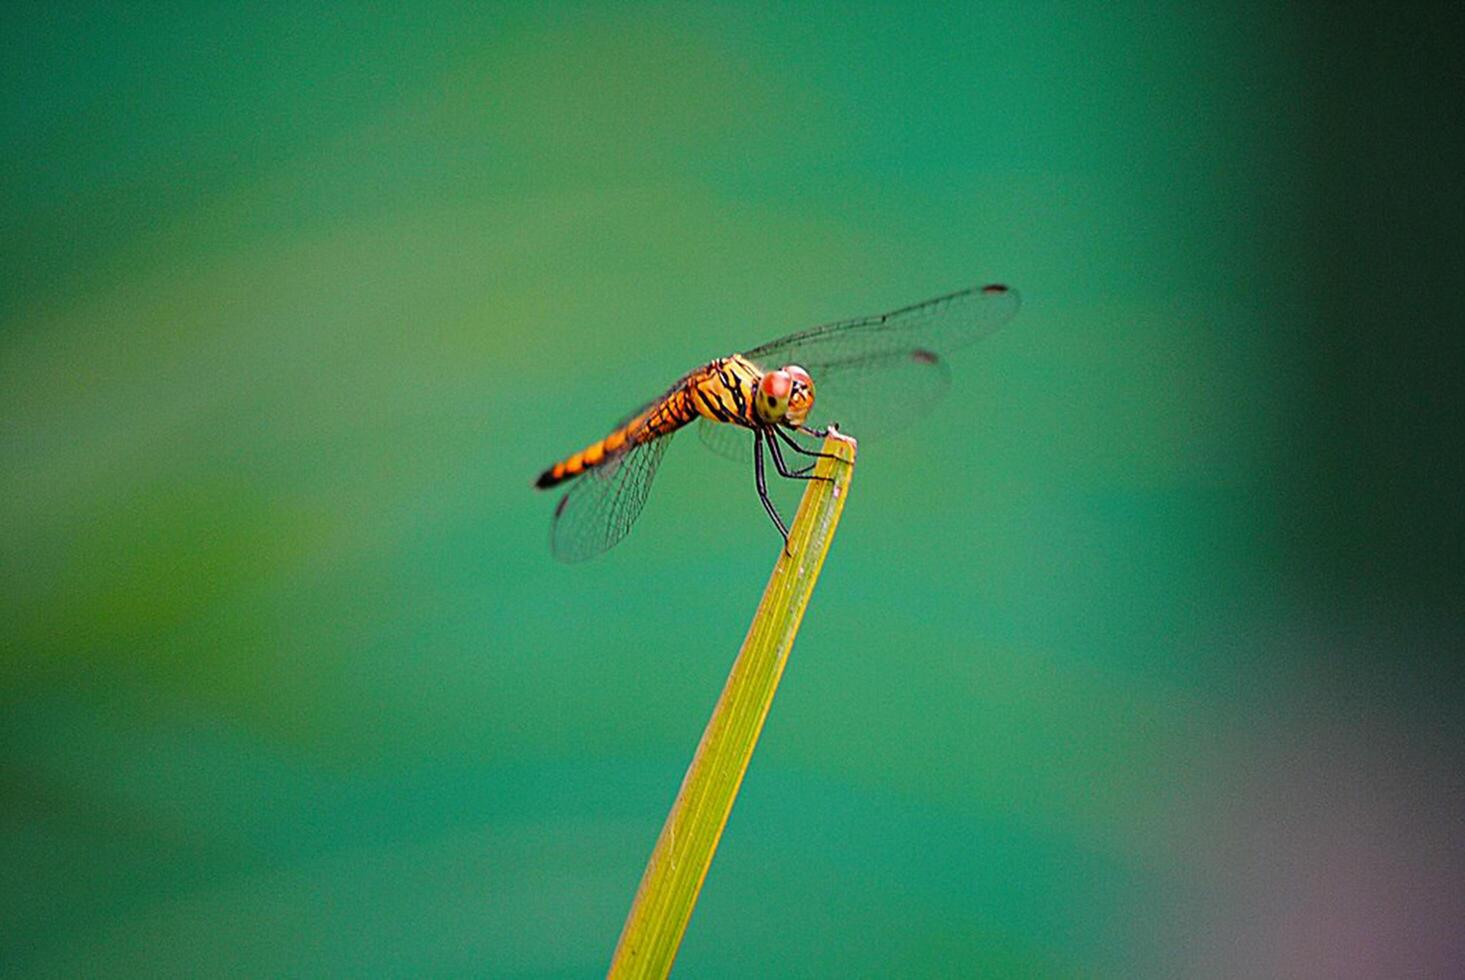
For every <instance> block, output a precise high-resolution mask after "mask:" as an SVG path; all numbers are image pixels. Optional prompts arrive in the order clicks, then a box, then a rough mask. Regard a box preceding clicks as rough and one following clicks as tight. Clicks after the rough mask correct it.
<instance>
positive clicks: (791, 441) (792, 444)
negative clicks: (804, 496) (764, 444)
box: [768, 426, 839, 476]
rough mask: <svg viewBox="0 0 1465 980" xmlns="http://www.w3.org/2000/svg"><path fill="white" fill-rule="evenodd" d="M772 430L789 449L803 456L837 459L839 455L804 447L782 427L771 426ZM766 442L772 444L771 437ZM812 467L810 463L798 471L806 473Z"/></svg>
mask: <svg viewBox="0 0 1465 980" xmlns="http://www.w3.org/2000/svg"><path fill="white" fill-rule="evenodd" d="M773 432H774V434H775V435H777V436H778V438H780V439H782V440H783V441H784V443H785V444H787V445H788V447H789V448H790V449H792V450H793V451H794V452H796V453H801V454H802V455H804V456H812V457H814V458H816V459H839V457H838V456H836V455H834V454H833V453H816V452H815V451H814V450H812V449H805V448H804V447H803V446H801V445H799V441H798V440H797V439H795V438H794V437H793V436H791V435H789V434H788V433H787V432H785V431H783V430H782V429H780V428H779V427H778V426H774V427H773ZM768 444H769V445H770V446H771V445H773V440H772V439H770V440H768ZM813 468H814V467H813V465H812V464H810V465H809V466H806V467H804V469H802V470H800V471H799V472H800V473H807V472H808V471H809V470H811V469H813ZM786 475H787V474H785V476H786Z"/></svg>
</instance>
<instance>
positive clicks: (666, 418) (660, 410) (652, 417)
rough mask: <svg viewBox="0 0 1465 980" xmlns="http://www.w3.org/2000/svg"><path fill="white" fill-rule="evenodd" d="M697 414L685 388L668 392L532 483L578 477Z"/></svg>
mask: <svg viewBox="0 0 1465 980" xmlns="http://www.w3.org/2000/svg"><path fill="white" fill-rule="evenodd" d="M696 417H697V410H696V409H695V408H693V407H692V402H691V398H690V397H689V395H688V393H687V391H686V390H685V389H684V388H678V389H676V390H674V391H672V392H670V393H669V394H668V395H666V397H664V398H662V399H661V400H660V401H657V402H655V403H654V404H652V405H650V406H648V407H647V408H646V409H645V410H644V411H642V412H640V413H638V414H637V415H636V416H635V417H634V418H632V419H630V420H629V421H628V422H626V423H625V424H624V425H622V426H620V427H619V428H617V429H616V430H615V431H614V432H612V433H611V434H610V435H608V436H606V437H605V438H604V439H601V440H599V441H598V442H592V443H591V444H590V445H588V446H586V447H585V448H584V449H582V450H580V451H579V452H578V453H575V454H574V455H573V456H568V457H566V458H565V459H562V460H560V461H559V462H558V463H555V464H554V465H553V466H551V467H550V468H549V469H547V470H545V471H544V472H543V473H541V474H539V479H537V480H535V481H534V485H535V486H536V487H539V488H540V489H544V488H545V487H552V486H554V485H555V484H556V483H563V482H564V481H565V480H569V479H571V478H573V477H577V476H579V475H580V474H581V473H584V472H585V471H586V470H588V469H592V468H594V467H596V466H601V465H603V464H604V463H605V462H606V461H608V460H612V459H615V458H617V457H618V456H620V455H622V454H624V453H626V452H629V451H630V450H631V449H633V448H635V447H636V446H639V445H641V444H642V443H645V442H650V441H651V440H652V439H657V438H660V437H661V436H665V435H669V434H671V433H673V432H675V431H676V430H678V429H680V428H681V427H682V426H684V425H686V424H687V423H688V422H690V421H692V420H693V419H695V418H696Z"/></svg>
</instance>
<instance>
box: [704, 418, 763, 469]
mask: <svg viewBox="0 0 1465 980" xmlns="http://www.w3.org/2000/svg"><path fill="white" fill-rule="evenodd" d="M697 438H699V439H701V440H702V445H704V446H706V447H707V448H708V449H710V450H712V451H713V452H714V453H716V454H717V455H719V456H722V457H725V458H726V459H730V460H732V461H733V462H735V463H751V462H752V461H753V430H752V429H745V428H743V427H742V426H741V425H729V424H727V423H726V422H714V421H713V420H712V419H709V418H707V417H706V416H705V415H704V416H703V417H702V418H700V419H698V420H697Z"/></svg>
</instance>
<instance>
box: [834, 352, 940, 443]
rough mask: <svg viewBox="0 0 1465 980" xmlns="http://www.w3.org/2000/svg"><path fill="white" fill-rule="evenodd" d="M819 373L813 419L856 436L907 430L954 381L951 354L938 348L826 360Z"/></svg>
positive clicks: (938, 401) (932, 406)
mask: <svg viewBox="0 0 1465 980" xmlns="http://www.w3.org/2000/svg"><path fill="white" fill-rule="evenodd" d="M809 372H810V374H811V375H812V376H813V378H814V410H813V411H812V412H811V413H810V419H809V424H811V425H814V426H815V427H817V428H823V427H825V426H827V425H829V424H830V423H834V424H837V425H838V426H839V429H840V431H841V432H848V433H849V434H850V435H852V436H854V437H855V438H857V439H866V440H869V439H878V438H880V437H881V436H885V435H890V434H892V433H895V432H900V431H903V430H904V429H907V428H909V427H910V425H911V424H912V423H914V422H916V421H917V420H919V419H921V418H924V417H925V416H927V415H929V414H930V413H931V412H932V411H933V410H934V409H935V408H936V406H937V405H938V404H940V402H941V399H942V398H944V397H945V396H946V390H947V389H948V388H950V387H951V370H950V368H948V367H947V364H946V359H945V358H944V357H942V356H941V355H939V354H937V353H935V352H934V351H896V352H894V353H890V354H883V355H879V356H872V357H866V358H862V359H861V360H860V362H859V364H858V365H849V366H845V365H840V364H834V365H825V366H823V367H821V368H820V369H819V371H818V372H817V373H815V370H814V369H813V368H810V369H809Z"/></svg>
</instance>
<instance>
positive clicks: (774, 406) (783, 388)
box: [756, 371, 794, 425]
mask: <svg viewBox="0 0 1465 980" xmlns="http://www.w3.org/2000/svg"><path fill="white" fill-rule="evenodd" d="M793 390H794V379H793V378H791V377H790V376H789V373H788V372H787V371H769V372H768V373H767V374H765V375H763V380H761V381H759V382H758V399H757V405H756V407H757V409H758V418H760V419H762V420H763V421H764V422H767V423H769V424H770V425H771V424H773V423H774V422H779V421H782V420H783V415H784V413H785V412H787V411H788V399H789V396H790V395H791V394H793Z"/></svg>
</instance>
